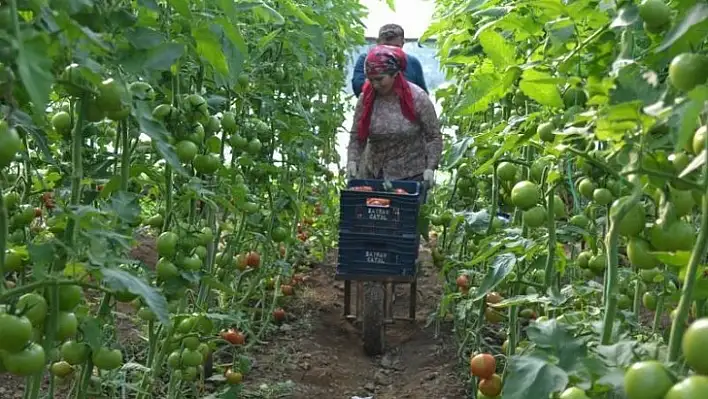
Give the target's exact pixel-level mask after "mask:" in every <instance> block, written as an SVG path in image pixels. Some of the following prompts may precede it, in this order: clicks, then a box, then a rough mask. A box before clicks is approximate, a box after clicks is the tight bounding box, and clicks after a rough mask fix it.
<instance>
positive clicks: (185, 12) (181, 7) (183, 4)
mask: <svg viewBox="0 0 708 399" xmlns="http://www.w3.org/2000/svg"><path fill="white" fill-rule="evenodd" d="M169 3H170V5H171V6H172V8H174V9H175V11H177V12H178V13H180V14H182V16H183V17H185V18H187V19H192V11H190V10H189V1H187V0H169Z"/></svg>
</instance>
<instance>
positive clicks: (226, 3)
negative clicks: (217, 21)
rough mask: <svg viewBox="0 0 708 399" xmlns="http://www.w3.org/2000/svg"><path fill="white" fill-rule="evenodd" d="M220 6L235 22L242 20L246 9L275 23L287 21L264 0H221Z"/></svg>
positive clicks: (279, 23)
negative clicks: (236, 0) (242, 14)
mask: <svg viewBox="0 0 708 399" xmlns="http://www.w3.org/2000/svg"><path fill="white" fill-rule="evenodd" d="M219 7H221V9H222V10H224V12H225V13H226V16H227V18H229V20H231V21H232V22H233V23H237V21H241V18H242V17H241V16H240V14H241V13H242V12H243V11H246V10H252V11H253V12H254V13H255V14H257V15H258V16H260V17H261V18H263V19H264V20H265V21H266V22H270V23H273V24H275V25H282V24H284V23H285V18H283V16H282V15H280V13H279V12H277V11H275V10H274V9H273V8H272V7H270V6H269V5H267V4H265V3H264V2H263V1H239V2H235V1H234V0H220V1H219Z"/></svg>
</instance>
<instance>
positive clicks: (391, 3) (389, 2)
mask: <svg viewBox="0 0 708 399" xmlns="http://www.w3.org/2000/svg"><path fill="white" fill-rule="evenodd" d="M386 4H387V5H388V8H390V9H391V11H396V0H386Z"/></svg>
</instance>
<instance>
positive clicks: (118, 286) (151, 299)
mask: <svg viewBox="0 0 708 399" xmlns="http://www.w3.org/2000/svg"><path fill="white" fill-rule="evenodd" d="M101 273H102V274H103V278H104V280H105V281H106V284H107V285H108V286H109V287H110V288H111V289H113V290H116V291H129V292H131V293H132V294H135V295H139V296H140V297H141V298H142V299H143V301H145V304H146V305H147V306H148V307H149V308H150V310H152V311H153V313H155V315H156V316H157V319H158V320H159V321H160V323H162V324H163V325H165V326H167V325H169V324H170V314H169V311H168V310H167V300H166V299H165V297H163V296H162V295H160V293H159V292H158V291H157V290H156V289H155V288H153V287H151V286H150V285H149V284H148V283H146V282H145V281H143V280H141V279H139V278H138V277H136V276H133V275H132V274H130V273H128V272H126V271H125V270H121V269H112V268H102V269H101Z"/></svg>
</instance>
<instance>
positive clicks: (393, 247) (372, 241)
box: [337, 232, 420, 277]
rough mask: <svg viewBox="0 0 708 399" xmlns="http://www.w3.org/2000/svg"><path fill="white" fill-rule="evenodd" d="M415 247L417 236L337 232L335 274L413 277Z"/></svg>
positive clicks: (416, 251) (414, 270)
mask: <svg viewBox="0 0 708 399" xmlns="http://www.w3.org/2000/svg"><path fill="white" fill-rule="evenodd" d="M419 244H420V236H418V235H417V236H414V237H413V236H411V237H395V236H387V235H375V234H369V233H351V232H340V233H339V259H338V262H337V275H338V276H340V277H341V276H346V275H366V276H404V277H411V276H414V275H415V273H416V259H417V257H418V248H419Z"/></svg>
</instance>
